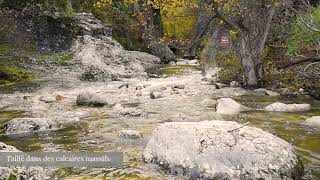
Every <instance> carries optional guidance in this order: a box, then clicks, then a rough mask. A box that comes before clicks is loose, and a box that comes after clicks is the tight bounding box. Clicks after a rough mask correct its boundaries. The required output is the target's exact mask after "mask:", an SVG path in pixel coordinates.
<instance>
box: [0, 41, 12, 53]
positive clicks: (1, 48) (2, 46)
mask: <svg viewBox="0 0 320 180" xmlns="http://www.w3.org/2000/svg"><path fill="white" fill-rule="evenodd" d="M9 52H10V47H9V46H8V45H7V44H0V56H5V55H7V54H8V53H9Z"/></svg>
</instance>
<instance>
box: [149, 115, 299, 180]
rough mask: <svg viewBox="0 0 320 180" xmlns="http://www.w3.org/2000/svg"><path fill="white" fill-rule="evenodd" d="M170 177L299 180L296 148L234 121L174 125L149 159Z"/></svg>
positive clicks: (159, 133) (158, 134)
mask: <svg viewBox="0 0 320 180" xmlns="http://www.w3.org/2000/svg"><path fill="white" fill-rule="evenodd" d="M143 157H144V160H145V161H146V162H149V163H155V164H157V165H159V166H161V167H162V168H164V170H165V171H166V172H167V173H173V174H176V175H184V176H187V177H189V178H190V179H230V180H231V179H286V180H289V179H299V178H300V177H301V175H302V173H303V165H302V163H301V161H300V159H299V157H298V156H297V155H296V153H295V150H294V148H293V147H292V145H290V144H289V143H287V142H286V141H284V140H282V139H280V138H278V137H276V136H274V135H272V134H270V133H268V132H265V131H263V130H261V129H258V128H254V127H248V126H243V125H241V124H238V123H236V122H231V121H203V122H170V123H165V124H162V125H160V126H159V127H158V128H157V129H156V130H155V131H154V132H153V134H152V137H151V139H150V140H149V142H148V144H147V146H146V148H145V150H144V154H143Z"/></svg>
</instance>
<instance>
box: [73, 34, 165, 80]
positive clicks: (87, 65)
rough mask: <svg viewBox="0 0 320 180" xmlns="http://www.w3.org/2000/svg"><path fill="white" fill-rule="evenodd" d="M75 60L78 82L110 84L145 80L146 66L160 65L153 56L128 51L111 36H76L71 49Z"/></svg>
mask: <svg viewBox="0 0 320 180" xmlns="http://www.w3.org/2000/svg"><path fill="white" fill-rule="evenodd" d="M72 52H73V54H74V56H75V60H77V62H79V63H80V64H81V66H80V68H81V70H82V71H83V72H80V73H82V75H80V79H81V80H89V81H109V80H117V79H119V78H130V77H137V76H138V77H147V74H146V73H145V67H147V66H150V65H152V64H157V63H160V59H159V58H157V57H156V56H153V55H150V54H147V53H143V52H138V51H127V50H124V49H123V47H122V46H121V45H120V44H119V43H118V42H117V41H115V40H113V39H112V38H111V37H105V36H102V37H99V38H96V37H92V36H89V35H85V36H81V37H79V38H78V39H77V40H76V41H75V43H74V44H73V46H72Z"/></svg>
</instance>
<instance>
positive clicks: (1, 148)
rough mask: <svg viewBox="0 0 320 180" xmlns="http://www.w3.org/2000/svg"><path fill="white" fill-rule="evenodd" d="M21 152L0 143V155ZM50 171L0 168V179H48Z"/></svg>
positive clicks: (32, 168) (28, 168) (26, 168)
mask: <svg viewBox="0 0 320 180" xmlns="http://www.w3.org/2000/svg"><path fill="white" fill-rule="evenodd" d="M5 152H21V151H19V150H18V149H17V148H15V147H13V146H9V145H7V144H4V143H2V142H0V153H5ZM52 173H53V171H52V169H45V168H43V167H0V179H17V180H24V179H34V180H38V179H50V176H51V174H52Z"/></svg>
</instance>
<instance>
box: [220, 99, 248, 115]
mask: <svg viewBox="0 0 320 180" xmlns="http://www.w3.org/2000/svg"><path fill="white" fill-rule="evenodd" d="M217 102H218V105H217V113H219V114H229V115H232V114H238V113H240V112H242V111H250V110H251V108H249V107H246V106H244V105H241V104H239V103H238V102H236V101H235V100H233V99H231V98H221V99H219V100H218V101H217Z"/></svg>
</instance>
